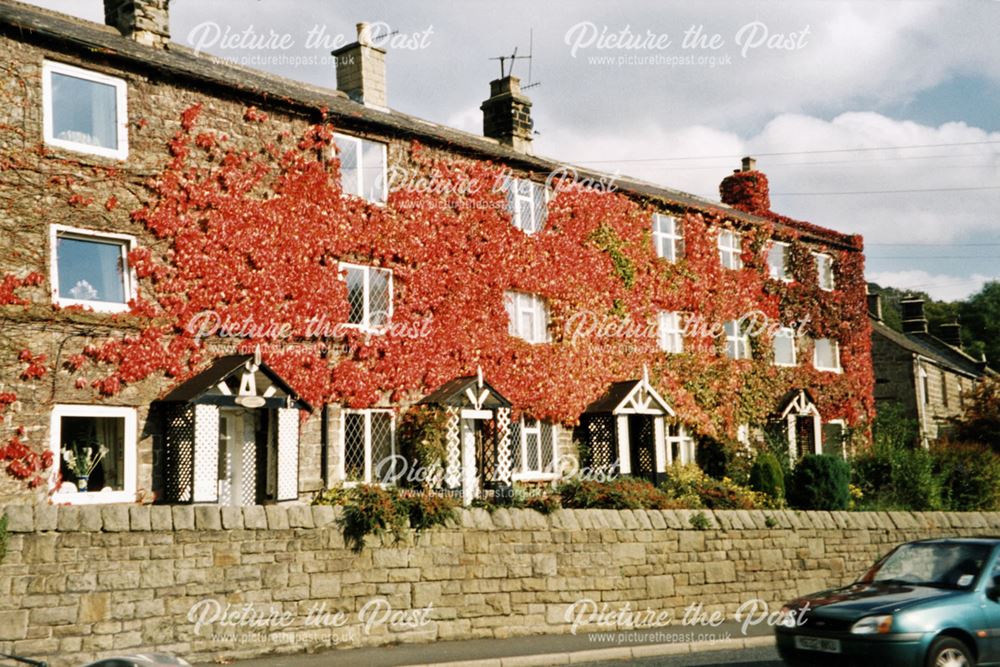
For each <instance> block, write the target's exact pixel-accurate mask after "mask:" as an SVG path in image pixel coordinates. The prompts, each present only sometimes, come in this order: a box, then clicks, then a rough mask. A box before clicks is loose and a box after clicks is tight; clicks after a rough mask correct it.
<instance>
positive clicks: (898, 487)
mask: <svg viewBox="0 0 1000 667" xmlns="http://www.w3.org/2000/svg"><path fill="white" fill-rule="evenodd" d="M892 491H893V498H894V499H895V501H896V504H897V505H899V506H900V507H903V508H905V509H907V510H910V511H914V512H927V511H932V510H939V509H941V484H940V481H939V478H938V477H937V475H935V474H934V460H933V458H932V457H931V454H930V452H928V451H927V450H926V449H924V448H923V447H917V448H916V449H897V450H896V451H894V452H892Z"/></svg>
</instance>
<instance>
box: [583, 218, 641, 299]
mask: <svg viewBox="0 0 1000 667" xmlns="http://www.w3.org/2000/svg"><path fill="white" fill-rule="evenodd" d="M590 238H591V240H592V241H593V242H594V245H596V246H597V247H598V248H600V249H601V250H603V251H604V252H606V253H608V257H610V258H611V265H612V266H613V267H614V269H615V275H617V276H618V277H619V278H621V281H622V283H623V284H624V285H625V287H627V288H629V289H631V288H632V286H633V285H635V263H634V262H633V261H632V258H631V257H629V256H628V255H626V254H625V252H624V250H623V249H622V248H623V246H624V243H623V242H622V240H621V239H620V238H619V237H618V234H616V233H615V230H614V229H613V228H612V227H611V226H610V225H604V224H602V225H600V226H599V227H598V228H597V229H595V230H594V231H593V233H592V234H591V237H590Z"/></svg>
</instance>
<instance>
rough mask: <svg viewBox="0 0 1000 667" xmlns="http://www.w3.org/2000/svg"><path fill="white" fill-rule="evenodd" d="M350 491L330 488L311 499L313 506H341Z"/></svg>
mask: <svg viewBox="0 0 1000 667" xmlns="http://www.w3.org/2000/svg"><path fill="white" fill-rule="evenodd" d="M349 492H350V489H345V488H344V487H342V486H331V487H330V488H329V489H327V490H326V491H323V492H322V493H321V494H319V495H318V496H316V497H315V498H313V501H312V504H313V505H343V504H344V503H345V502H347V498H348V494H349Z"/></svg>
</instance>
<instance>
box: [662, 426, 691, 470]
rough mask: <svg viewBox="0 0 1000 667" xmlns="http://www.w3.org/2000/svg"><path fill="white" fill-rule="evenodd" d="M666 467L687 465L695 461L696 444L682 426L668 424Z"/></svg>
mask: <svg viewBox="0 0 1000 667" xmlns="http://www.w3.org/2000/svg"><path fill="white" fill-rule="evenodd" d="M666 440H667V443H666V444H667V447H666V450H667V451H666V454H667V465H688V464H691V463H694V462H695V461H696V459H697V456H696V448H697V442H696V441H695V439H694V438H693V437H691V434H689V433H688V431H687V429H686V428H684V425H683V424H670V425H669V427H668V428H667V437H666Z"/></svg>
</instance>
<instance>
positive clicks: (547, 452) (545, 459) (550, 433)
mask: <svg viewBox="0 0 1000 667" xmlns="http://www.w3.org/2000/svg"><path fill="white" fill-rule="evenodd" d="M541 430H542V461H541V463H542V471H543V472H554V471H555V468H554V466H553V465H552V464H553V459H554V457H555V450H556V443H555V434H556V430H555V428H554V427H553V426H552V424H550V423H548V422H542V424H541Z"/></svg>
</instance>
